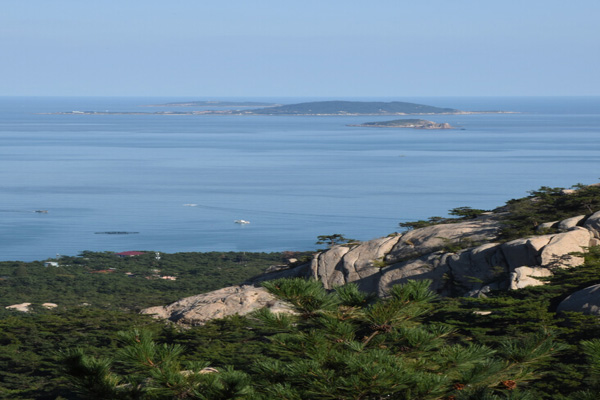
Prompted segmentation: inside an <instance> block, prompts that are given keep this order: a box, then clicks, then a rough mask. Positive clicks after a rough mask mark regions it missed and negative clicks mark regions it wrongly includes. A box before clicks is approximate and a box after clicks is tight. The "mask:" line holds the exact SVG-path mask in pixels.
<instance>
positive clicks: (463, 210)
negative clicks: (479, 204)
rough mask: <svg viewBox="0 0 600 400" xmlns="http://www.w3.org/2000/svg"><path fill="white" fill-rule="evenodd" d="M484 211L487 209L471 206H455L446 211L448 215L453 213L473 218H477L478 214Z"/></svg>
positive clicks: (465, 217)
mask: <svg viewBox="0 0 600 400" xmlns="http://www.w3.org/2000/svg"><path fill="white" fill-rule="evenodd" d="M486 212H488V210H481V209H478V208H471V207H456V208H453V209H452V210H450V211H448V214H450V215H455V216H457V217H461V218H464V219H473V218H477V217H478V216H480V215H482V214H485V213H486Z"/></svg>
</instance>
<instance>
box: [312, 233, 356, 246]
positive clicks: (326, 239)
mask: <svg viewBox="0 0 600 400" xmlns="http://www.w3.org/2000/svg"><path fill="white" fill-rule="evenodd" d="M357 242H358V241H357V240H356V239H349V238H347V237H345V236H344V235H342V234H339V233H334V234H333V235H320V236H317V241H316V242H315V244H326V245H327V247H333V246H335V245H338V244H348V245H350V244H352V243H357Z"/></svg>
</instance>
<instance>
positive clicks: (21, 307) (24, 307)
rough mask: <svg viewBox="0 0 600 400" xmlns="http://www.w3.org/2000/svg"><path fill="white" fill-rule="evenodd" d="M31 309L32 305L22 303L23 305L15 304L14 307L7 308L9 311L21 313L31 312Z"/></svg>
mask: <svg viewBox="0 0 600 400" xmlns="http://www.w3.org/2000/svg"><path fill="white" fill-rule="evenodd" d="M29 307H31V303H21V304H13V305H12V306H6V307H4V308H6V309H7V310H15V311H20V312H29V311H30V309H29Z"/></svg>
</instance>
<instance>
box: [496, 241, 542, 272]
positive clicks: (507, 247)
mask: <svg viewBox="0 0 600 400" xmlns="http://www.w3.org/2000/svg"><path fill="white" fill-rule="evenodd" d="M552 236H553V235H542V236H534V237H531V238H522V239H516V240H512V241H510V242H507V243H504V244H502V246H501V247H500V248H501V249H502V254H503V255H504V259H505V260H506V263H507V265H508V268H509V270H510V271H514V270H515V268H518V267H522V266H524V265H540V259H539V253H540V250H541V249H542V248H543V247H544V246H546V245H547V244H548V243H550V240H551V239H552Z"/></svg>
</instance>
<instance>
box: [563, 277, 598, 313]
mask: <svg viewBox="0 0 600 400" xmlns="http://www.w3.org/2000/svg"><path fill="white" fill-rule="evenodd" d="M557 311H577V312H582V313H584V314H589V315H600V284H598V285H593V286H589V287H587V288H585V289H582V290H579V291H577V292H575V293H573V294H571V295H570V296H568V297H567V298H566V299H564V300H563V301H561V302H560V304H559V305H558V308H557Z"/></svg>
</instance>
